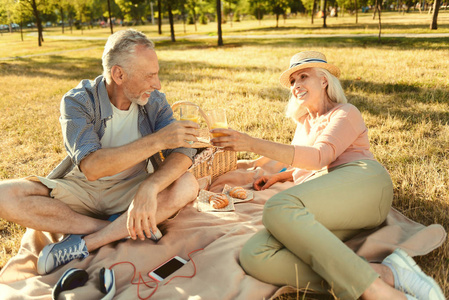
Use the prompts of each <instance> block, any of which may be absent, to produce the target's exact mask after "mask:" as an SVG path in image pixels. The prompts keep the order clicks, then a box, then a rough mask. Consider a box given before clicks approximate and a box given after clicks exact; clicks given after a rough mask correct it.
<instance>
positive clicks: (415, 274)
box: [382, 248, 446, 300]
mask: <svg viewBox="0 0 449 300" xmlns="http://www.w3.org/2000/svg"><path fill="white" fill-rule="evenodd" d="M382 264H384V265H386V266H388V267H389V268H390V269H391V271H392V272H393V276H394V287H395V288H396V289H397V290H400V291H402V292H404V293H407V294H409V295H412V296H414V297H415V298H416V299H419V300H445V299H446V298H445V297H444V294H443V292H442V291H441V288H440V286H439V285H438V283H436V281H435V280H434V279H433V278H432V277H430V276H427V275H426V274H425V273H424V272H423V271H422V270H421V268H420V267H419V266H418V265H417V264H416V262H415V261H414V260H413V258H411V257H410V256H409V255H408V254H407V252H405V251H404V250H402V249H399V248H398V249H396V250H394V252H393V253H392V254H390V255H389V256H387V257H386V258H385V259H384V260H383V262H382ZM412 299H413V298H412Z"/></svg>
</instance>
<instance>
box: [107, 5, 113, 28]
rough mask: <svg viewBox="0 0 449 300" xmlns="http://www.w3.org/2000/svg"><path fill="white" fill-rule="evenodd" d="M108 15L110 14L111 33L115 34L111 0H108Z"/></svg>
mask: <svg viewBox="0 0 449 300" xmlns="http://www.w3.org/2000/svg"><path fill="white" fill-rule="evenodd" d="M108 15H109V27H110V28H111V34H113V33H114V29H113V28H112V16H111V0H108Z"/></svg>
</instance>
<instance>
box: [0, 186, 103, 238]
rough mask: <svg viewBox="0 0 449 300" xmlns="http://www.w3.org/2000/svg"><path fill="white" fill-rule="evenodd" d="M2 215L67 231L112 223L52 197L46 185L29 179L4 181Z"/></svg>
mask: <svg viewBox="0 0 449 300" xmlns="http://www.w3.org/2000/svg"><path fill="white" fill-rule="evenodd" d="M0 218H3V219H5V220H8V221H10V222H14V223H17V224H19V225H21V226H24V227H28V228H32V229H35V230H40V231H48V232H53V233H64V234H67V233H73V234H89V233H93V232H96V231H98V230H100V229H102V228H104V227H105V226H107V225H108V224H109V223H110V222H108V221H104V220H99V219H95V218H91V217H88V216H85V215H81V214H79V213H77V212H75V211H73V210H72V209H70V207H69V206H67V205H66V204H65V203H63V202H61V201H58V200H57V199H53V198H51V197H50V190H49V189H48V188H47V187H46V186H45V185H44V184H42V183H41V182H36V181H30V180H27V179H17V180H7V181H3V182H1V183H0Z"/></svg>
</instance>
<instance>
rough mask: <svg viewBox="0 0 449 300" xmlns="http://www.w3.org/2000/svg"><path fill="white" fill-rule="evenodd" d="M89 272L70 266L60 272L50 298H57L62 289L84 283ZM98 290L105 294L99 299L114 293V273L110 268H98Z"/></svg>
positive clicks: (105, 299) (54, 299) (108, 299)
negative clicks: (60, 274)
mask: <svg viewBox="0 0 449 300" xmlns="http://www.w3.org/2000/svg"><path fill="white" fill-rule="evenodd" d="M88 279H89V274H87V272H86V271H85V270H82V269H75V268H71V269H68V270H67V271H65V272H64V274H62V276H61V278H60V279H59V280H58V282H57V283H56V285H55V286H54V288H53V292H52V299H53V300H57V299H58V296H59V294H60V293H62V292H63V291H68V290H73V289H75V288H77V287H80V286H83V285H85V284H86V282H87V280H88ZM100 291H101V292H102V293H103V294H105V295H104V297H103V298H101V300H110V299H112V298H113V297H114V295H115V275H114V271H113V270H111V269H106V268H101V270H100Z"/></svg>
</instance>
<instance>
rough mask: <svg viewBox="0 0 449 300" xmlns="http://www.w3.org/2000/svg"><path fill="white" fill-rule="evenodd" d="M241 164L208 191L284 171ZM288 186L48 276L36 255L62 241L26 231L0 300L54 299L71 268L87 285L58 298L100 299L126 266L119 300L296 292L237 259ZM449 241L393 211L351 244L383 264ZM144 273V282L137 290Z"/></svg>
mask: <svg viewBox="0 0 449 300" xmlns="http://www.w3.org/2000/svg"><path fill="white" fill-rule="evenodd" d="M239 166H240V167H241V168H239V169H237V170H235V171H232V172H229V173H227V174H225V175H222V176H221V177H219V178H218V179H217V180H216V181H215V182H214V183H213V184H212V186H210V188H209V190H210V191H213V192H220V191H221V190H222V189H223V187H224V185H225V184H228V185H230V186H235V185H240V186H243V187H245V188H250V186H251V183H252V182H253V180H254V178H256V177H258V176H260V175H262V174H264V173H274V172H278V171H279V170H280V168H281V167H282V166H281V165H280V164H279V163H277V162H270V163H266V164H259V165H258V166H257V167H255V166H254V164H252V163H245V162H243V163H239ZM291 186H292V183H291V182H285V183H277V184H275V185H274V186H272V187H271V188H269V189H267V190H264V191H252V192H253V193H254V199H253V200H251V201H247V202H243V203H236V204H235V205H234V208H235V210H234V211H228V212H199V211H198V209H197V203H192V204H189V205H188V206H186V207H185V208H184V209H182V210H181V211H180V213H179V214H178V215H177V216H176V217H175V218H174V219H172V220H169V221H166V222H164V223H162V224H160V225H159V228H160V229H161V231H162V233H163V237H162V239H161V240H159V242H157V243H156V242H153V241H152V240H146V241H133V240H125V241H119V242H115V243H112V244H109V245H106V246H103V247H101V248H100V249H98V250H97V251H94V252H93V253H91V254H90V255H89V256H88V257H86V258H85V259H83V260H74V261H72V262H70V263H68V264H67V265H64V266H62V267H60V268H58V269H56V270H55V271H54V272H52V273H51V274H48V275H45V276H40V275H38V274H37V272H36V262H37V257H38V254H39V252H40V251H41V249H42V248H43V247H44V246H45V245H46V244H47V243H50V242H55V241H57V240H58V239H60V238H61V236H60V235H58V234H50V233H45V232H38V231H35V230H32V229H27V231H26V233H25V234H24V236H23V239H22V243H21V247H20V249H19V252H18V254H17V255H16V256H15V257H13V258H12V259H11V260H10V261H9V262H8V263H7V264H6V266H5V267H4V268H3V269H2V270H1V273H0V295H1V299H51V291H52V287H53V286H54V284H55V283H56V282H57V281H58V279H59V278H60V276H61V275H62V274H63V273H64V272H65V271H66V270H67V269H69V268H81V269H84V270H86V271H87V273H88V274H89V280H88V282H87V283H86V284H85V285H84V286H82V287H79V288H76V289H74V290H71V291H67V292H64V293H62V294H61V295H60V299H63V298H64V297H63V296H65V297H66V299H101V298H102V297H103V294H102V293H101V292H100V289H99V270H100V269H101V268H102V267H106V268H109V267H111V266H112V265H113V264H116V263H119V262H124V263H122V264H118V265H116V266H114V267H113V270H114V272H115V276H116V287H117V291H116V296H115V298H114V299H124V300H128V299H138V298H139V297H140V298H141V299H143V298H146V297H148V296H150V295H151V294H152V296H151V298H150V299H245V300H246V299H268V298H270V297H272V296H273V295H275V296H277V295H279V294H282V293H284V292H291V291H292V290H291V289H290V288H288V287H279V286H274V285H271V284H267V283H264V282H261V281H259V280H257V279H255V278H253V277H251V276H249V275H247V274H246V273H245V272H244V271H243V269H242V268H241V267H240V265H239V259H238V257H239V252H240V249H241V248H242V246H243V244H244V243H245V242H246V241H247V240H248V239H249V238H250V237H251V236H252V235H253V234H254V233H255V232H257V231H258V230H260V229H261V228H262V227H263V225H262V222H261V219H262V211H263V206H264V203H265V202H266V201H267V200H268V199H269V198H270V197H271V196H273V195H274V194H276V193H278V192H279V191H282V190H284V189H286V188H289V187H291ZM445 238H446V232H445V230H444V228H443V227H442V226H440V225H437V224H435V225H430V226H423V225H421V224H418V223H416V222H413V221H412V220H410V219H407V218H406V217H404V216H403V215H402V214H400V213H399V212H398V211H396V210H394V209H392V210H391V212H390V214H389V215H388V218H387V220H386V221H385V222H384V224H382V225H381V226H380V227H379V228H377V229H376V230H371V231H369V232H364V233H363V234H360V235H358V236H356V237H354V238H352V239H351V240H349V241H347V244H348V245H349V246H350V247H351V248H352V249H354V251H356V252H357V253H358V254H359V255H361V256H364V257H366V258H367V259H368V260H370V261H380V260H382V259H383V258H384V257H385V256H386V255H388V254H389V253H391V252H392V251H393V250H394V249H395V248H396V247H398V246H400V247H402V248H403V249H405V250H406V251H407V252H408V253H409V254H411V255H412V256H416V255H424V254H427V253H429V252H430V251H432V250H433V249H435V248H437V247H438V246H440V245H441V244H442V243H443V241H444V240H445ZM174 255H179V256H181V257H182V258H184V259H186V260H188V263H187V264H185V265H184V266H183V267H182V268H181V269H179V270H178V271H176V272H175V273H173V274H172V275H171V276H169V277H168V278H167V279H165V280H164V281H163V282H161V283H159V284H158V285H157V286H156V284H154V283H147V285H145V284H144V283H142V281H149V280H150V279H149V277H148V276H147V273H148V272H149V271H151V270H152V269H153V268H155V267H157V266H159V265H160V264H161V263H163V262H164V261H166V260H167V259H169V258H171V257H172V256H174ZM134 267H135V270H136V274H137V275H135V271H134ZM139 273H140V274H141V276H142V279H141V280H140V284H137V283H138V282H139ZM134 275H135V277H134V279H133V276H134Z"/></svg>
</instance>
